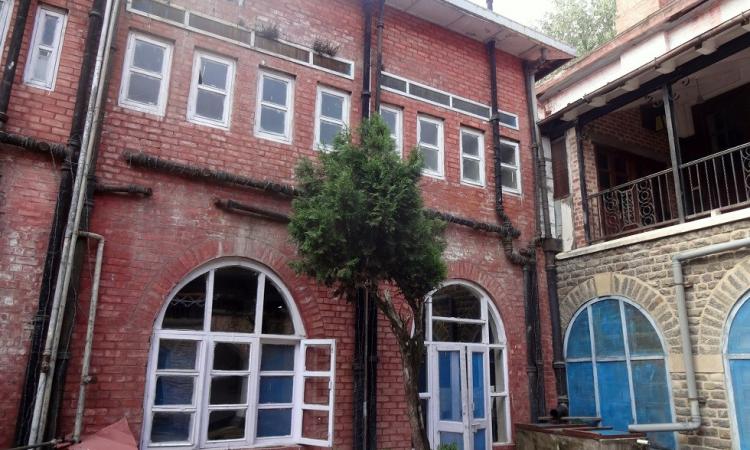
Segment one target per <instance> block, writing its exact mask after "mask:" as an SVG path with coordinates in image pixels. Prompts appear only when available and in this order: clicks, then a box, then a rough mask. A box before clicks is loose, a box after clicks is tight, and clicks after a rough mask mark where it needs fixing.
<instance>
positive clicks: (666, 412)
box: [631, 311, 676, 448]
mask: <svg viewBox="0 0 750 450" xmlns="http://www.w3.org/2000/svg"><path fill="white" fill-rule="evenodd" d="M636 312H637V311H636ZM631 365H632V367H631V369H632V371H633V393H634V395H635V414H636V417H637V418H638V423H667V422H671V421H672V410H671V404H670V402H669V387H668V386H667V372H666V370H665V368H664V360H661V359H659V360H646V361H632V362H631ZM648 436H649V438H650V440H651V441H653V442H654V443H656V444H658V445H659V446H660V447H661V448H675V444H676V443H675V441H674V433H649V435H648Z"/></svg>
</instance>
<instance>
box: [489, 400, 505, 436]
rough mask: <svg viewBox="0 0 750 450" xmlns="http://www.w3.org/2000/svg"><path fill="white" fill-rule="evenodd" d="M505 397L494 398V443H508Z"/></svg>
mask: <svg viewBox="0 0 750 450" xmlns="http://www.w3.org/2000/svg"><path fill="white" fill-rule="evenodd" d="M507 414H508V412H507V411H506V408H505V397H492V442H508V425H507V422H506V420H507V419H506V417H507Z"/></svg>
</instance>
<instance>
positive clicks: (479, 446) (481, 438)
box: [473, 428, 487, 450]
mask: <svg viewBox="0 0 750 450" xmlns="http://www.w3.org/2000/svg"><path fill="white" fill-rule="evenodd" d="M486 448H487V430H486V429H485V428H480V429H478V430H477V431H475V432H474V449H473V450H485V449H486Z"/></svg>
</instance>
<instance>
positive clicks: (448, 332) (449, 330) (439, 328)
mask: <svg viewBox="0 0 750 450" xmlns="http://www.w3.org/2000/svg"><path fill="white" fill-rule="evenodd" d="M482 327H483V326H482V325H480V324H473V323H454V322H443V321H439V320H435V321H433V322H432V340H433V341H443V342H474V343H479V342H482Z"/></svg>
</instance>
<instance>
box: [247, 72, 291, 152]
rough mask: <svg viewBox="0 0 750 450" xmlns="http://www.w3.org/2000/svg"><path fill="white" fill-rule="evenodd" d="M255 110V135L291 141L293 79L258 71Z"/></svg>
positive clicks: (280, 140) (286, 141) (285, 141)
mask: <svg viewBox="0 0 750 450" xmlns="http://www.w3.org/2000/svg"><path fill="white" fill-rule="evenodd" d="M255 111H256V112H255V135H256V136H258V137H262V138H265V139H271V140H274V141H279V142H284V143H290V142H292V118H293V116H294V79H293V78H292V77H288V76H284V75H280V74H276V73H271V72H260V76H259V77H258V104H257V107H256V109H255Z"/></svg>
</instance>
